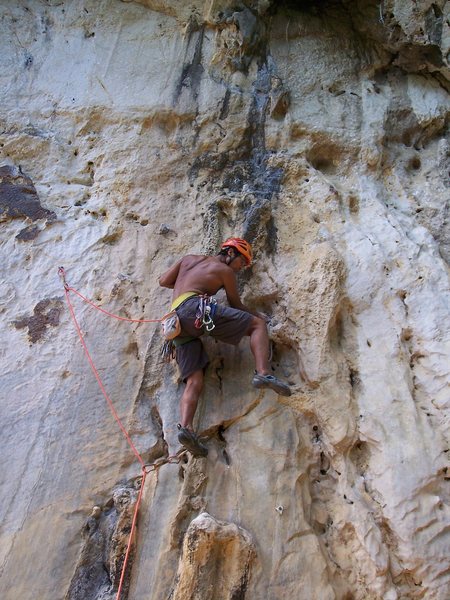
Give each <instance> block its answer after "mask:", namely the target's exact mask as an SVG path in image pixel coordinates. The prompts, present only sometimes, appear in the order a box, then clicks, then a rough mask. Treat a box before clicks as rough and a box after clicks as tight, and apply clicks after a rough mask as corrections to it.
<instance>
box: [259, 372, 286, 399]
mask: <svg viewBox="0 0 450 600" xmlns="http://www.w3.org/2000/svg"><path fill="white" fill-rule="evenodd" d="M252 384H253V386H254V387H256V388H270V389H271V390H273V391H274V392H276V393H277V394H280V396H290V395H291V389H290V387H289V386H288V385H287V384H286V383H284V382H283V381H280V379H278V378H277V377H275V376H274V375H259V373H255V375H254V377H253V380H252Z"/></svg>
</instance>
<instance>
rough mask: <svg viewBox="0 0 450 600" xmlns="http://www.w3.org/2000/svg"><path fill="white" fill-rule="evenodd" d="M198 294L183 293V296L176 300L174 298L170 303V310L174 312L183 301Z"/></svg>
mask: <svg viewBox="0 0 450 600" xmlns="http://www.w3.org/2000/svg"><path fill="white" fill-rule="evenodd" d="M198 295H199V294H198V292H184V294H181V296H178V298H175V300H174V301H173V302H172V306H171V307H170V309H171V310H175V309H176V308H178V307H179V306H180V304H183V302H184V301H185V300H187V299H188V298H192V297H193V296H198Z"/></svg>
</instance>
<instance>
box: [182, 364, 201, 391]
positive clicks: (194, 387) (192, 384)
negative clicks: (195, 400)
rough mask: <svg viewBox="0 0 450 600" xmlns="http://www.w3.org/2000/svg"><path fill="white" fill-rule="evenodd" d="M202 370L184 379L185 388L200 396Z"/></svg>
mask: <svg viewBox="0 0 450 600" xmlns="http://www.w3.org/2000/svg"><path fill="white" fill-rule="evenodd" d="M203 379H204V378H203V370H202V369H200V370H198V371H194V372H193V373H192V374H191V375H189V377H187V378H186V388H188V389H189V391H192V392H196V393H198V394H200V392H201V391H202V389H203Z"/></svg>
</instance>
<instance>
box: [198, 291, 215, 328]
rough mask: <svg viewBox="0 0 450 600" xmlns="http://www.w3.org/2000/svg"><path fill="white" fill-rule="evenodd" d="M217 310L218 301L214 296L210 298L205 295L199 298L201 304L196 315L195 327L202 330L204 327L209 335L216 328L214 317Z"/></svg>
mask: <svg viewBox="0 0 450 600" xmlns="http://www.w3.org/2000/svg"><path fill="white" fill-rule="evenodd" d="M216 310H217V300H216V299H215V298H214V296H208V295H207V294H204V295H203V296H200V297H199V303H198V308H197V312H196V313H195V327H196V328H197V329H201V328H202V327H204V328H205V330H206V331H207V332H208V333H209V332H210V331H212V330H213V329H214V327H215V325H214V320H213V319H214V315H215V314H216Z"/></svg>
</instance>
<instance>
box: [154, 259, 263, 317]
mask: <svg viewBox="0 0 450 600" xmlns="http://www.w3.org/2000/svg"><path fill="white" fill-rule="evenodd" d="M238 270H239V262H235V263H233V266H232V267H230V266H229V265H227V264H225V263H224V262H223V260H221V257H219V256H204V255H198V254H188V255H187V256H184V257H183V258H182V259H181V260H179V261H178V262H177V263H175V264H174V265H173V266H172V267H171V268H170V269H169V270H168V271H166V272H165V273H164V274H163V275H161V277H160V278H159V284H160V285H161V286H163V287H167V288H171V289H173V300H175V299H176V298H178V297H179V296H181V294H184V293H185V292H197V293H198V294H208V295H210V296H213V295H214V294H216V293H217V292H218V290H220V289H221V288H224V289H225V292H226V295H227V300H228V302H229V304H230V306H231V307H233V308H238V309H239V310H244V311H246V312H249V313H251V314H256V313H254V312H253V311H251V310H250V309H249V308H248V307H246V306H245V305H244V304H242V302H241V299H240V297H239V292H238V289H237V281H236V272H237V271H238Z"/></svg>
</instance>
